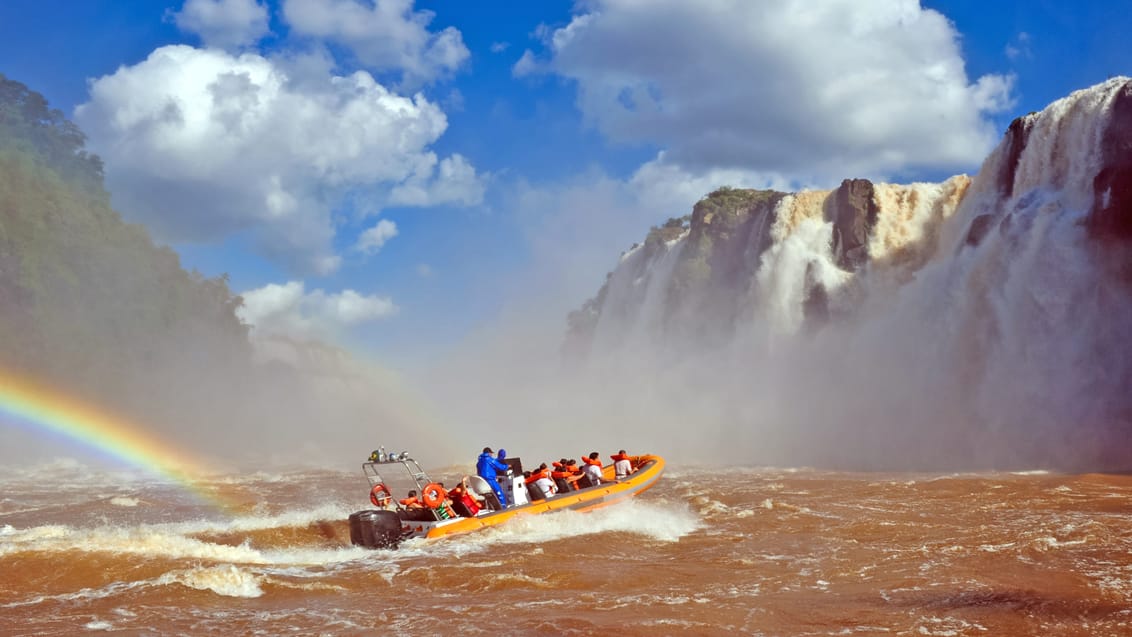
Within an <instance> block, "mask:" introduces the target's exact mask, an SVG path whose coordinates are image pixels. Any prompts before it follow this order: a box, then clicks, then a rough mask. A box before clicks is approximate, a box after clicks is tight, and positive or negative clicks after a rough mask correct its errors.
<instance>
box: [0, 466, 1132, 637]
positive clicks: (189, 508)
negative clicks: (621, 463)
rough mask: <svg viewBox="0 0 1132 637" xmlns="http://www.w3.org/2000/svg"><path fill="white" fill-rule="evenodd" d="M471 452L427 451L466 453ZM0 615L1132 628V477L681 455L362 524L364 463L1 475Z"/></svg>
mask: <svg viewBox="0 0 1132 637" xmlns="http://www.w3.org/2000/svg"><path fill="white" fill-rule="evenodd" d="M458 471H459V468H453V469H450V470H441V471H436V472H433V476H434V477H442V478H443V477H450V476H452V477H454V476H455V474H456V473H457V472H458ZM0 485H2V487H3V492H2V493H3V497H2V498H0V634H3V635H75V634H112V635H209V634H215V635H361V634H367V635H372V634H389V635H449V634H456V633H459V634H462V635H478V634H484V635H488V634H490V635H592V634H596V633H599V632H606V631H609V632H610V634H616V635H619V636H621V637H627V636H632V635H721V634H743V635H915V636H920V635H937V636H947V637H952V636H961V635H1082V636H1083V635H1089V636H1094V635H1132V516H1130V514H1132V478H1130V477H1128V476H1123V475H1096V474H1092V475H1060V474H1050V473H1044V472H1028V473H992V474H957V475H938V474H910V473H902V474H881V473H835V472H825V471H818V470H810V469H797V470H783V469H766V468H730V469H723V470H720V469H710V468H706V467H688V466H680V465H679V464H677V463H671V462H670V463H669V469H668V471H667V472H666V473H665V475H664V477H663V478H662V479H661V481H660V482H659V483H658V485H657V486H656V487H655V488H653V489H652V490H651V491H648V492H647V493H645V494H644V495H643V496H641V497H639V498H636V499H635V500H633V501H631V502H627V503H623V504H618V505H615V506H611V507H608V508H605V509H601V510H597V511H593V512H590V513H576V512H562V513H555V514H550V515H543V516H532V517H529V518H526V519H522V520H518V521H515V522H512V523H508V524H505V525H503V526H501V527H497V528H492V529H487V530H484V531H480V532H477V533H473V534H470V535H465V536H459V537H454V538H446V539H439V540H424V541H412V542H409V543H408V544H406V545H404V546H402V547H401V548H400V549H398V550H395V551H388V550H379V551H370V550H365V549H359V548H355V547H352V546H351V545H350V540H349V530H348V527H347V524H346V522H345V520H346V517H347V516H348V515H349V514H350V513H351V512H353V511H355V510H359V509H364V508H368V501H367V484H366V483H365V481H364V479H363V478H362V476H361V473H360V471H359V472H356V473H347V472H329V471H307V472H294V473H287V472H282V473H257V474H253V475H247V476H229V477H227V478H222V479H215V480H213V481H212V482H210V483H208V484H206V485H204V491H205V492H206V493H208V494H210V496H212V497H216V498H221V499H224V500H226V501H228V502H234V503H235V505H234V506H230V507H229V508H226V509H220V508H217V507H216V506H215V505H214V504H212V503H210V502H208V501H207V500H202V499H200V498H199V497H197V496H196V495H195V494H193V493H192V492H190V491H187V490H186V489H184V488H183V487H181V486H179V485H176V484H163V483H160V482H157V483H155V482H153V481H150V480H146V479H141V478H137V477H134V476H129V475H119V474H102V473H98V472H96V471H92V470H89V469H87V468H85V467H81V466H78V465H69V464H67V463H62V464H60V465H58V466H52V467H45V468H41V469H38V470H36V471H28V472H22V473H21V472H13V471H12V470H9V473H6V474H4V475H3V477H2V479H0Z"/></svg>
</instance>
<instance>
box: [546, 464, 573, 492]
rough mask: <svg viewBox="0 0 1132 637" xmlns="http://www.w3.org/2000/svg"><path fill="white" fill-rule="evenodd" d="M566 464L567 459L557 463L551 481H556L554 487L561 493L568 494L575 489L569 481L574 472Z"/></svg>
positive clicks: (551, 474) (551, 473)
mask: <svg viewBox="0 0 1132 637" xmlns="http://www.w3.org/2000/svg"><path fill="white" fill-rule="evenodd" d="M566 462H567V461H566V459H565V458H563V459H561V460H559V461H558V462H555V463H554V469H553V470H552V471H551V472H550V479H551V480H554V485H555V486H556V487H558V492H559V493H566V492H567V491H569V490H571V489H573V488H574V487H573V485H571V484H570V480H569V478H570V476H571V475H573V472H571V471H570V467H569V465H567V464H566Z"/></svg>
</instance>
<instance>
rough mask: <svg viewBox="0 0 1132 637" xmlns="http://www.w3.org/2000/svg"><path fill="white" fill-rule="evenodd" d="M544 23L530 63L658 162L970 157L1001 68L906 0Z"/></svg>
mask: <svg viewBox="0 0 1132 637" xmlns="http://www.w3.org/2000/svg"><path fill="white" fill-rule="evenodd" d="M580 6H582V7H584V10H585V11H586V12H585V13H582V14H579V15H576V16H575V17H574V18H573V20H572V21H571V22H570V23H569V24H568V25H567V26H565V27H562V28H560V29H556V30H547V31H545V32H544V33H545V36H544V39H545V42H546V46H547V53H546V57H547V59H545V60H544V61H542V62H539V61H537V60H535V59H534V57H533V55H532V56H530V57H528V56H527V55H525V54H524V56H523V58H522V59H520V61H519V63H517V64H516V65H515V68H514V69H513V72H514V73H515V74H516V75H522V74H525V73H530V72H533V71H534V70H535V69H537V68H539V66H540V65H546V66H547V67H548V68H549V69H550V70H551V71H553V72H555V73H557V74H560V75H562V76H564V77H567V78H571V79H573V80H574V81H576V83H577V88H578V105H579V107H580V109H581V110H582V112H583V114H584V115H585V117H586V118H587V119H588V120H589V121H590V122H591V123H592V124H593V125H595V126H596V127H598V129H599V130H601V131H602V132H603V133H604V134H605V135H607V136H608V137H610V138H612V139H615V140H619V141H627V142H646V143H651V144H658V145H660V146H663V147H664V148H666V149H667V150H668V159H667V161H669V162H671V163H675V164H679V165H681V166H684V167H685V168H687V169H689V170H693V171H697V170H703V169H707V168H723V167H732V168H743V169H747V170H754V171H768V170H780V171H785V172H786V173H787V174H790V175H792V176H801V179H802V180H811V179H813V180H818V181H823V180H829V179H833V178H835V177H840V176H849V175H867V176H883V175H884V174H886V173H887V172H889V171H893V170H900V169H906V168H936V169H938V168H947V169H951V168H953V167H961V168H967V167H971V166H976V165H977V164H978V162H980V161H981V160H982V158H983V157H984V156H985V154H986V152H987V151H988V150H989V148H990V147H991V145H992V144H993V142H994V141H995V139H996V138H997V132H996V131H995V130H994V127H993V125H992V123H991V122H990V120H989V114H991V113H993V112H995V111H998V110H1001V109H1003V108H1006V107H1007V106H1008V105H1009V104H1010V101H1011V100H1010V90H1011V78H1008V77H1003V76H997V75H988V76H984V77H982V78H979V79H978V80H976V81H974V82H972V81H970V80H969V79H968V77H967V75H966V71H965V69H964V63H963V59H962V57H961V54H960V49H959V45H958V37H959V36H958V33H957V32H956V30H955V28H954V26H953V25H952V24H951V23H950V22H949V21H948V20H947V18H945V17H944V16H943V15H941V14H939V13H938V12H936V11H933V10H930V9H924V8H922V7H920V5H919V2H918V1H916V0H872V1H870V2H860V1H858V0H825V1H823V2H812V1H810V0H795V1H793V2H733V1H728V0H711V1H705V2H697V3H688V2H684V1H683V0H657V1H655V2H648V3H642V2H639V1H637V0H593V1H591V2H586V3H583V4H582V5H580Z"/></svg>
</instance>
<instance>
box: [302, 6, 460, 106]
mask: <svg viewBox="0 0 1132 637" xmlns="http://www.w3.org/2000/svg"><path fill="white" fill-rule="evenodd" d="M433 15H434V14H433V12H431V11H414V10H413V0H369V1H362V0H285V2H284V3H283V16H284V17H285V18H286V20H287V22H288V23H289V24H290V25H291V30H292V32H293V33H297V34H302V35H307V36H312V37H316V38H323V39H326V40H329V41H332V42H336V43H339V44H342V45H345V46H346V47H349V49H350V50H352V51H353V52H354V54H355V55H356V56H357V57H358V59H359V60H360V61H361V62H362V63H363V64H366V65H367V66H368V67H370V68H373V69H376V70H395V71H399V72H401V73H403V76H404V82H405V83H406V84H407V85H410V86H415V85H419V84H427V83H429V82H431V81H433V80H435V79H437V78H439V77H443V76H444V75H446V74H449V73H451V72H453V71H455V70H456V69H458V68H459V67H460V66H461V65H462V64H463V63H464V61H465V60H467V59H468V57H469V55H470V53H469V52H468V48H467V47H466V46H464V40H463V37H462V36H461V35H460V31H459V30H457V29H455V28H453V27H448V28H445V29H443V30H441V31H439V32H431V31H429V30H428V25H429V23H430V22H432V18H433Z"/></svg>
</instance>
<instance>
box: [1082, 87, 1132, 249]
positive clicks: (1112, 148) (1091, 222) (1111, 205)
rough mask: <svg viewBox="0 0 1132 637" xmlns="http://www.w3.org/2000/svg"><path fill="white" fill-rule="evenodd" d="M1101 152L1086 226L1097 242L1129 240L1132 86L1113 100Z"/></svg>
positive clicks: (1131, 235)
mask: <svg viewBox="0 0 1132 637" xmlns="http://www.w3.org/2000/svg"><path fill="white" fill-rule="evenodd" d="M1101 152H1102V157H1103V162H1102V166H1103V167H1102V168H1101V170H1100V172H1098V173H1097V175H1096V177H1095V178H1094V179H1093V209H1092V210H1091V211H1090V212H1089V217H1088V219H1087V220H1086V224H1087V225H1088V227H1089V231H1090V233H1091V234H1092V235H1093V236H1094V237H1096V238H1099V239H1104V240H1122V241H1128V240H1132V82H1128V83H1125V85H1124V86H1123V87H1122V88H1121V89H1120V92H1119V93H1117V95H1116V97H1115V98H1114V99H1113V104H1112V111H1111V113H1110V114H1109V122H1108V127H1107V129H1106V130H1105V135H1104V138H1103V141H1102V142H1101Z"/></svg>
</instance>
